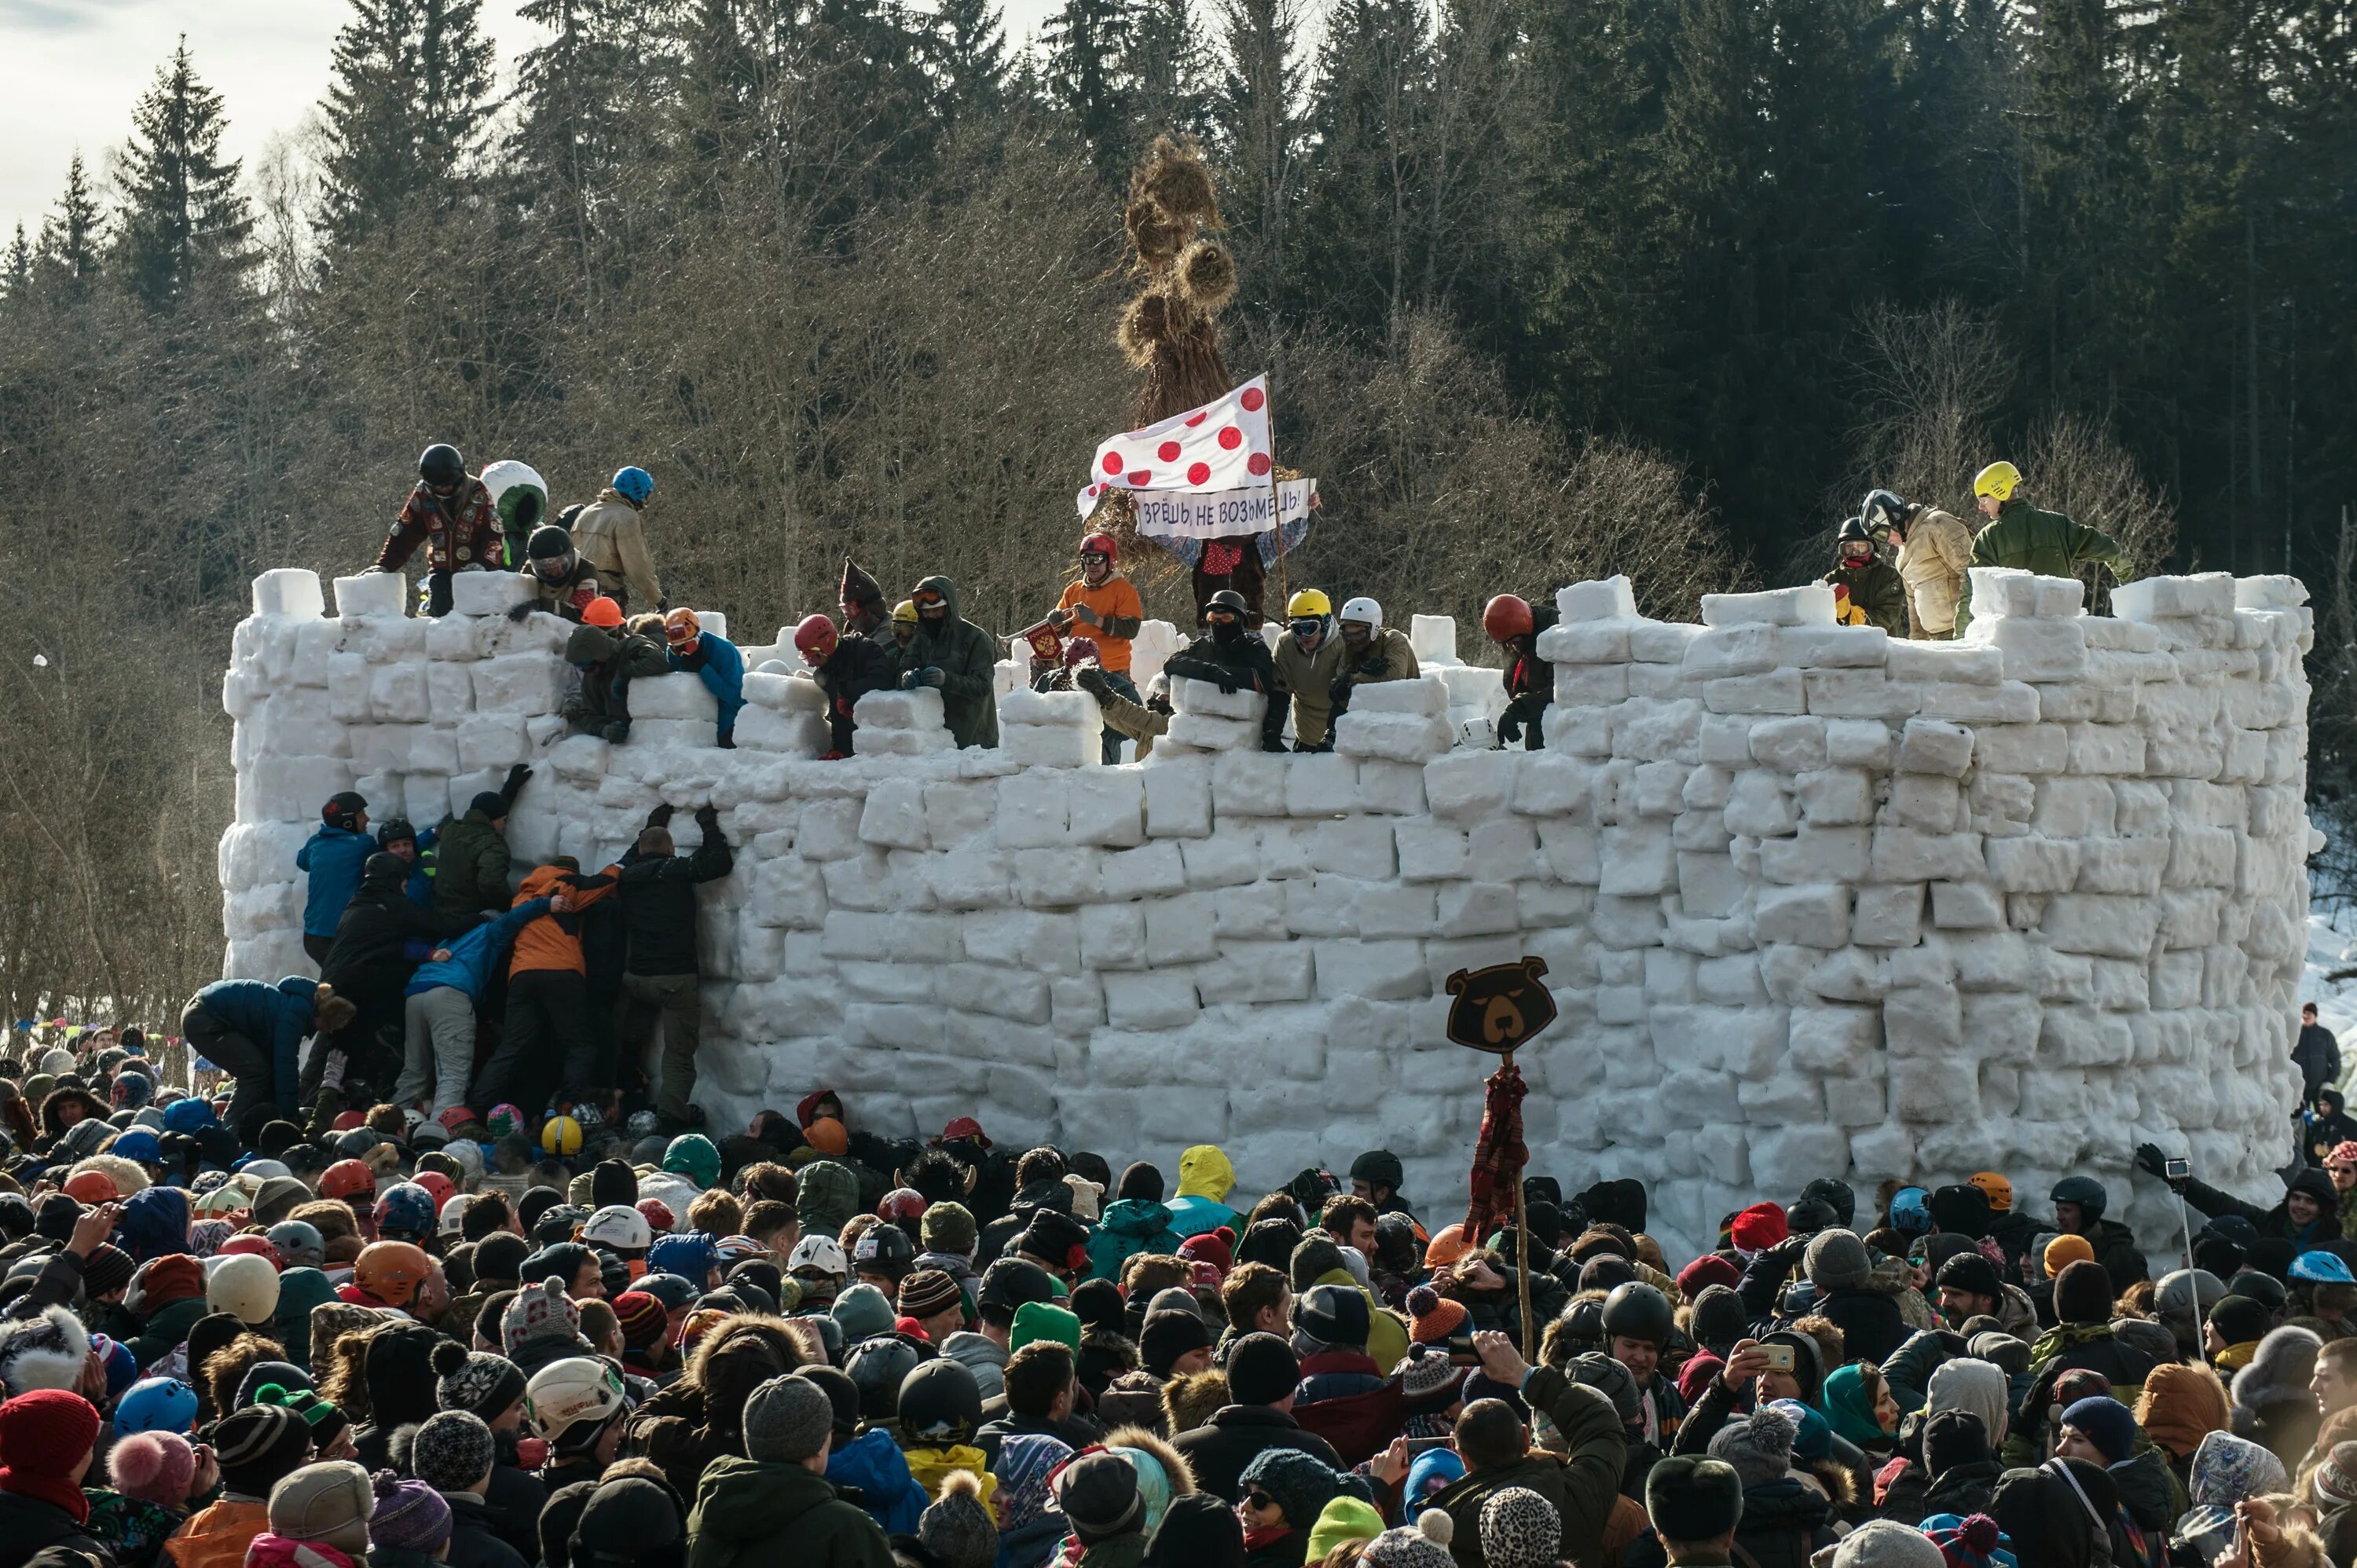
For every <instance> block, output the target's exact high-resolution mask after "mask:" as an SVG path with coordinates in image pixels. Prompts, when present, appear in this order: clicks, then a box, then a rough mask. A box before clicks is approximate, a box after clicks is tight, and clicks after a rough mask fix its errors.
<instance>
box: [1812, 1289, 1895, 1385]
mask: <svg viewBox="0 0 2357 1568" xmlns="http://www.w3.org/2000/svg"><path fill="white" fill-rule="evenodd" d="M1816 1310H1817V1311H1818V1312H1821V1313H1823V1314H1824V1316H1827V1317H1829V1318H1831V1319H1833V1321H1834V1323H1835V1325H1836V1326H1839V1327H1840V1329H1841V1331H1842V1350H1843V1353H1844V1354H1845V1355H1846V1356H1847V1357H1848V1358H1849V1359H1851V1360H1853V1361H1871V1362H1873V1363H1874V1364H1875V1365H1876V1366H1878V1367H1879V1366H1881V1365H1882V1363H1883V1362H1885V1361H1887V1360H1889V1359H1890V1358H1891V1356H1893V1355H1894V1354H1896V1353H1897V1352H1898V1349H1899V1348H1900V1346H1901V1345H1904V1344H1906V1343H1907V1338H1908V1334H1909V1329H1908V1327H1907V1319H1906V1318H1905V1317H1904V1316H1901V1315H1900V1311H1899V1303H1898V1300H1897V1299H1896V1298H1895V1297H1892V1296H1889V1295H1885V1294H1883V1293H1882V1292H1880V1291H1873V1290H1836V1291H1827V1292H1826V1293H1825V1294H1824V1295H1822V1296H1819V1297H1818V1298H1817V1304H1816Z"/></svg>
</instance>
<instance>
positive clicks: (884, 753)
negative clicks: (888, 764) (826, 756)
mask: <svg viewBox="0 0 2357 1568" xmlns="http://www.w3.org/2000/svg"><path fill="white" fill-rule="evenodd" d="M876 694H877V695H881V693H876ZM865 705H866V699H865V698H862V699H861V706H865ZM855 714H856V710H855ZM794 722H796V723H816V724H818V725H820V727H822V728H823V727H825V726H824V721H823V720H818V719H816V718H814V717H813V715H811V714H798V715H796V718H795V720H794ZM956 749H957V741H956V740H955V739H954V738H953V737H952V736H951V735H950V732H949V731H948V730H946V729H881V728H878V729H872V730H871V729H869V728H868V727H867V726H866V725H860V727H859V733H858V734H857V735H856V736H853V737H852V750H853V751H855V752H856V753H857V754H858V755H860V756H862V757H936V756H940V755H942V754H943V753H945V752H952V751H955V750H956Z"/></svg>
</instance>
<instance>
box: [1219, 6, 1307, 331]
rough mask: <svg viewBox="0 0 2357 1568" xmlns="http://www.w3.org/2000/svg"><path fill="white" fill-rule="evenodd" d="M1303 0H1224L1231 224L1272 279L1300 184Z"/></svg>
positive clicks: (1224, 146)
mask: <svg viewBox="0 0 2357 1568" xmlns="http://www.w3.org/2000/svg"><path fill="white" fill-rule="evenodd" d="M1301 17H1302V5H1301V0H1221V6H1220V38H1221V47H1222V50H1223V51H1224V53H1225V55H1226V57H1227V58H1226V61H1225V67H1224V70H1223V71H1222V78H1221V82H1220V89H1219V98H1218V105H1217V109H1216V111H1215V113H1216V116H1217V121H1218V141H1219V144H1220V149H1221V151H1222V153H1223V154H1225V161H1226V163H1227V166H1228V188H1229V190H1230V192H1231V195H1230V199H1229V200H1228V202H1227V211H1228V216H1229V223H1230V226H1231V227H1232V228H1233V229H1235V230H1236V231H1238V235H1239V239H1240V241H1243V243H1240V244H1239V246H1238V247H1237V248H1238V250H1239V251H1240V252H1243V254H1244V255H1246V256H1248V257H1250V258H1251V268H1250V270H1251V272H1252V273H1257V274H1260V275H1262V276H1264V277H1267V278H1281V277H1283V276H1284V275H1285V269H1286V238H1287V224H1286V213H1287V209H1288V207H1289V205H1290V203H1291V202H1292V201H1293V199H1295V198H1296V196H1297V194H1298V192H1299V188H1300V184H1301V175H1302V168H1301V133H1302V125H1301V119H1300V110H1299V104H1300V99H1301V94H1302V83H1303V72H1302V67H1301V62H1300V59H1298V50H1299V48H1300V42H1301ZM1251 292H1252V293H1253V294H1254V295H1255V296H1261V297H1265V295H1266V294H1268V293H1273V292H1274V291H1273V290H1257V289H1256V290H1253V291H1251Z"/></svg>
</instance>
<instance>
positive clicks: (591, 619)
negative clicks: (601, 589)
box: [581, 594, 622, 631]
mask: <svg viewBox="0 0 2357 1568" xmlns="http://www.w3.org/2000/svg"><path fill="white" fill-rule="evenodd" d="M581 624H582V625H584V626H602V627H604V628H606V629H607V630H608V631H611V630H612V629H613V628H616V627H618V626H619V625H621V624H622V607H621V606H619V605H618V604H616V603H615V602H614V601H613V600H611V599H609V598H608V597H607V596H605V595H603V594H600V595H598V596H597V597H596V598H594V599H591V600H590V601H589V602H588V603H587V604H586V605H584V606H582V607H581Z"/></svg>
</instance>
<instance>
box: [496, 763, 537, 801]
mask: <svg viewBox="0 0 2357 1568" xmlns="http://www.w3.org/2000/svg"><path fill="white" fill-rule="evenodd" d="M531 777H532V769H531V768H529V767H527V766H525V765H524V764H523V763H521V762H519V763H517V764H516V765H515V766H514V767H513V768H509V769H508V779H507V782H506V783H504V784H502V785H500V799H501V800H505V801H506V802H507V803H508V804H509V805H511V806H512V805H514V804H515V798H516V797H517V796H518V795H521V794H522V793H523V783H524V780H525V779H529V778H531Z"/></svg>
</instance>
